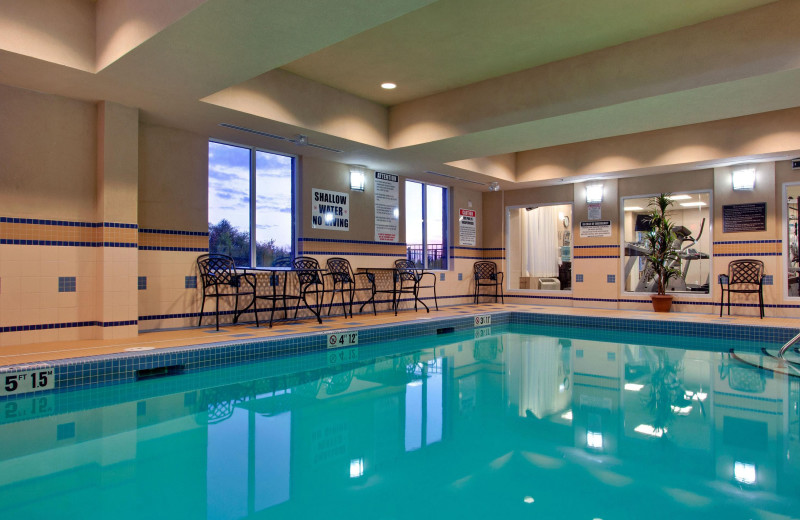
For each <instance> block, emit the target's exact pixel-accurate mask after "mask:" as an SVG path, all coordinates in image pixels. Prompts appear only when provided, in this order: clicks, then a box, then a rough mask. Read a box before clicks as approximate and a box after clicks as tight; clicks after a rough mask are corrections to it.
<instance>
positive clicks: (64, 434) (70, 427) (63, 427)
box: [56, 422, 75, 441]
mask: <svg viewBox="0 0 800 520" xmlns="http://www.w3.org/2000/svg"><path fill="white" fill-rule="evenodd" d="M74 437H75V423H74V422H70V423H64V424H59V425H58V426H56V440H59V441H63V440H64V439H72V438H74Z"/></svg>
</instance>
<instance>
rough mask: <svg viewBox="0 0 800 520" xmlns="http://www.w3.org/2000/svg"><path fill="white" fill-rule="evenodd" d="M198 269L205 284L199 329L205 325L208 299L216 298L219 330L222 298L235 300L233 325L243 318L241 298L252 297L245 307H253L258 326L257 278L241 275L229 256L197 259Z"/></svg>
mask: <svg viewBox="0 0 800 520" xmlns="http://www.w3.org/2000/svg"><path fill="white" fill-rule="evenodd" d="M197 268H198V270H199V271H200V281H201V283H202V284H203V303H202V304H201V305H200V319H199V320H198V322H197V326H198V327H199V326H200V325H201V324H202V323H203V309H204V308H205V305H206V298H214V300H215V301H216V311H215V315H216V323H217V330H219V300H220V298H234V305H233V323H236V322H237V321H238V320H239V316H241V314H242V311H239V297H240V296H250V297H251V299H252V301H251V303H250V304H249V305H248V306H247V307H245V309H247V308H249V307H250V306H251V305H252V306H253V311H254V312H255V315H256V326H258V309H257V308H256V305H255V295H256V277H255V275H253V274H245V273H239V272H238V271H237V270H236V264H235V263H234V261H233V258H232V257H230V256H228V255H221V254H217V253H209V254H205V255H200V256H198V257H197Z"/></svg>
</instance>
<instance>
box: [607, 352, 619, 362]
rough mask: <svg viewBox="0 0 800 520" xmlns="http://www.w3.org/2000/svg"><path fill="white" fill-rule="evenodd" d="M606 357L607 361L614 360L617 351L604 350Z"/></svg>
mask: <svg viewBox="0 0 800 520" xmlns="http://www.w3.org/2000/svg"><path fill="white" fill-rule="evenodd" d="M606 358H607V359H608V360H609V361H614V360H616V359H617V353H616V352H606Z"/></svg>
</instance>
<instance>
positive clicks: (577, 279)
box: [575, 274, 583, 283]
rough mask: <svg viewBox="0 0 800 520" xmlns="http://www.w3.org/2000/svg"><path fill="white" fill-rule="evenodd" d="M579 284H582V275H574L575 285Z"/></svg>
mask: <svg viewBox="0 0 800 520" xmlns="http://www.w3.org/2000/svg"><path fill="white" fill-rule="evenodd" d="M581 282H583V275H582V274H576V275H575V283H581Z"/></svg>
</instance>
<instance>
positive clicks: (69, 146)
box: [0, 85, 97, 221]
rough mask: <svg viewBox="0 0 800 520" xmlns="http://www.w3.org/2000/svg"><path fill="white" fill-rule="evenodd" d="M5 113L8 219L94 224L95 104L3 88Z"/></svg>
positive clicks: (1, 131) (0, 178)
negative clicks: (76, 221) (9, 217)
mask: <svg viewBox="0 0 800 520" xmlns="http://www.w3.org/2000/svg"><path fill="white" fill-rule="evenodd" d="M0 113H2V114H3V124H2V125H0V157H2V158H3V159H2V161H0V182H2V190H0V207H2V210H0V211H2V213H3V215H4V216H15V217H27V218H40V219H56V218H57V219H62V220H78V221H92V220H93V219H94V218H95V211H96V210H95V206H96V202H95V198H96V180H95V170H96V168H97V137H96V136H97V121H96V118H97V108H96V106H95V104H94V103H87V102H83V101H75V100H71V99H67V98H63V97H59V96H50V95H46V94H40V93H38V92H32V91H29V90H22V89H16V88H12V87H7V86H4V85H0Z"/></svg>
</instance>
